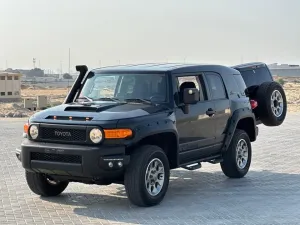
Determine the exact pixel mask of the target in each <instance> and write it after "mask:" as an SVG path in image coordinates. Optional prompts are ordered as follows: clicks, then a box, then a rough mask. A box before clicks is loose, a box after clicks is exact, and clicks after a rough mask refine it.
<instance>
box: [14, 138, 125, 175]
mask: <svg viewBox="0 0 300 225" xmlns="http://www.w3.org/2000/svg"><path fill="white" fill-rule="evenodd" d="M16 156H17V158H18V159H19V160H20V161H21V162H22V166H23V167H24V168H25V169H26V170H28V171H32V172H38V173H45V174H49V175H57V176H66V177H71V178H88V179H91V180H102V179H113V178H114V177H118V176H120V175H122V174H123V171H124V167H126V165H128V164H129V156H127V155H125V147H103V146H99V147H96V146H95V147H94V146H93V147H91V146H79V145H69V144H54V143H38V142H32V141H30V140H25V141H24V142H23V143H22V144H21V148H20V149H16ZM110 162H111V163H110ZM109 164H110V165H112V167H110V166H109Z"/></svg>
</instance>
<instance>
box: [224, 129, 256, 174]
mask: <svg viewBox="0 0 300 225" xmlns="http://www.w3.org/2000/svg"><path fill="white" fill-rule="evenodd" d="M240 140H245V142H246V143H247V147H248V161H247V163H246V165H245V167H244V168H243V169H240V168H239V167H238V164H237V160H236V156H237V145H238V143H239V141H240ZM251 158H252V148H251V142H250V139H249V136H248V134H247V133H246V132H245V131H243V130H239V129H237V130H236V131H235V133H234V135H233V137H232V140H231V142H230V145H229V147H228V149H227V150H226V152H225V153H224V154H223V161H222V162H221V163H220V164H221V168H222V171H223V173H224V174H225V175H226V176H227V177H229V178H242V177H244V176H245V175H246V174H247V173H248V171H249V168H250V164H251Z"/></svg>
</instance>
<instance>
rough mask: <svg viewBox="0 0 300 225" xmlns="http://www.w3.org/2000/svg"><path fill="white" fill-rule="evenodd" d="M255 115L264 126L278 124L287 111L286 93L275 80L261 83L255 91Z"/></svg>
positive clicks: (281, 121)
mask: <svg viewBox="0 0 300 225" xmlns="http://www.w3.org/2000/svg"><path fill="white" fill-rule="evenodd" d="M256 98H257V103H258V108H257V115H258V117H259V118H260V120H261V122H262V123H263V124H264V125H266V126H279V125H281V124H282V123H283V121H284V119H285V117H286V113H287V101H286V95H285V92H284V90H283V88H282V86H281V85H280V84H279V83H277V82H265V83H262V84H261V85H260V86H259V87H258V90H257V93H256Z"/></svg>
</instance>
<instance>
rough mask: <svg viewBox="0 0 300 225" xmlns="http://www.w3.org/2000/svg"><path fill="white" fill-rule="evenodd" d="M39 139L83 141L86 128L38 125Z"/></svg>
mask: <svg viewBox="0 0 300 225" xmlns="http://www.w3.org/2000/svg"><path fill="white" fill-rule="evenodd" d="M39 133H40V139H42V140H53V141H66V142H85V141H86V130H85V129H76V128H56V127H40V129H39Z"/></svg>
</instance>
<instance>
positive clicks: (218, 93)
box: [205, 73, 226, 100]
mask: <svg viewBox="0 0 300 225" xmlns="http://www.w3.org/2000/svg"><path fill="white" fill-rule="evenodd" d="M205 77H206V79H207V82H208V86H209V88H210V92H211V97H212V99H213V100H215V99H224V98H226V92H225V88H224V84H223V81H222V78H221V77H220V76H219V75H217V74H215V73H207V74H206V75H205Z"/></svg>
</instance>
